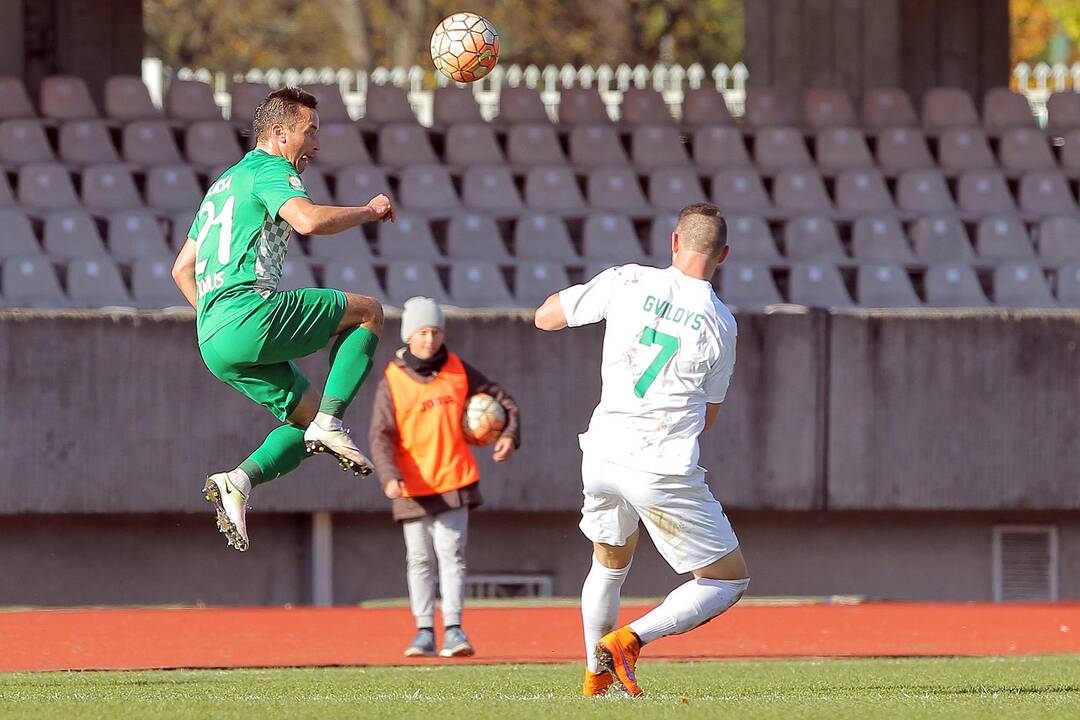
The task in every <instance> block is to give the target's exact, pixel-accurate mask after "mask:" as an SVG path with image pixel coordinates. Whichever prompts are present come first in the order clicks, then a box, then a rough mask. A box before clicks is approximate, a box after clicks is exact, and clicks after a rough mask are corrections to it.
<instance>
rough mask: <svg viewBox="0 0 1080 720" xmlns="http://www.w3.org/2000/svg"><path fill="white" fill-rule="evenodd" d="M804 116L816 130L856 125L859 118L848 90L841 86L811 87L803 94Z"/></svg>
mask: <svg viewBox="0 0 1080 720" xmlns="http://www.w3.org/2000/svg"><path fill="white" fill-rule="evenodd" d="M803 117H805V118H806V124H807V125H809V126H810V127H812V128H814V129H815V130H822V129H824V128H838V127H847V128H851V127H855V126H856V125H858V124H859V119H858V117H857V116H856V115H855V105H854V104H853V103H852V102H851V96H850V95H848V94H847V91H846V90H842V89H840V88H810V89H809V90H807V91H806V94H805V95H804V96H803Z"/></svg>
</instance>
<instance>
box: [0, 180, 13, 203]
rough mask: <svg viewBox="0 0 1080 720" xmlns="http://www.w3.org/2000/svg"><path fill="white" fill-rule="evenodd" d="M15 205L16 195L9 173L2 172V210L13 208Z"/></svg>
mask: <svg viewBox="0 0 1080 720" xmlns="http://www.w3.org/2000/svg"><path fill="white" fill-rule="evenodd" d="M14 204H15V194H14V193H13V192H12V191H11V184H10V183H9V182H8V178H7V173H4V172H0V208H7V207H12V206H13V205H14Z"/></svg>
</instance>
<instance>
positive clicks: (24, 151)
mask: <svg viewBox="0 0 1080 720" xmlns="http://www.w3.org/2000/svg"><path fill="white" fill-rule="evenodd" d="M55 159H56V155H55V154H54V153H53V149H52V146H51V145H50V144H49V138H48V137H47V136H46V135H45V126H44V125H43V124H42V123H41V121H40V120H4V121H3V122H0V162H4V163H7V164H9V165H23V164H25V163H44V162H53V161H54V160H55Z"/></svg>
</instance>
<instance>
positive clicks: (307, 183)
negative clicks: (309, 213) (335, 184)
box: [300, 165, 334, 205]
mask: <svg viewBox="0 0 1080 720" xmlns="http://www.w3.org/2000/svg"><path fill="white" fill-rule="evenodd" d="M300 181H301V182H302V183H303V184H304V189H305V190H307V194H308V197H310V198H311V202H313V203H315V204H316V205H333V204H334V196H333V195H331V193H330V186H329V185H327V183H326V176H325V175H324V174H323V171H322V169H321V168H319V167H316V166H315V165H308V167H307V168H306V169H305V170H304V174H303V175H301V176H300Z"/></svg>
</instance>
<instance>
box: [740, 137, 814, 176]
mask: <svg viewBox="0 0 1080 720" xmlns="http://www.w3.org/2000/svg"><path fill="white" fill-rule="evenodd" d="M754 160H755V162H756V163H757V165H758V166H759V167H762V168H764V169H766V170H779V169H781V168H805V167H811V166H812V165H813V164H814V163H813V160H811V159H810V153H809V152H808V151H807V149H806V143H805V142H804V141H803V136H802V133H800V132H799V131H798V130H796V129H795V128H792V127H768V128H761V129H760V130H758V131H757V132H756V133H754Z"/></svg>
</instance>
